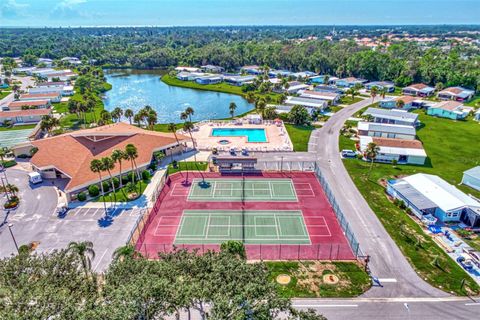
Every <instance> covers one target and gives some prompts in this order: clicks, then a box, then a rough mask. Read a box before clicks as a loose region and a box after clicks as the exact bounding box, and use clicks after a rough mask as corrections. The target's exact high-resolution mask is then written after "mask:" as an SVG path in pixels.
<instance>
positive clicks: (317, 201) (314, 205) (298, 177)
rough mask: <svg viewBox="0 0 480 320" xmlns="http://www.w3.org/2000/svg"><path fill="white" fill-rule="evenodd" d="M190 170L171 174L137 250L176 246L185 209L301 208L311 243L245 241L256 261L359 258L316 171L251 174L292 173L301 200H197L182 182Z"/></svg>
mask: <svg viewBox="0 0 480 320" xmlns="http://www.w3.org/2000/svg"><path fill="white" fill-rule="evenodd" d="M202 175H203V176H204V177H205V178H225V179H241V177H239V176H222V175H220V174H219V173H211V172H209V173H201V174H200V173H193V172H189V173H188V180H189V181H190V183H191V182H192V180H193V179H194V178H201V177H202ZM186 177H187V173H186V172H182V173H177V174H173V175H171V176H170V177H168V178H167V182H166V184H165V187H164V188H163V190H162V192H161V194H160V196H159V199H158V200H157V202H156V204H155V206H154V208H153V209H152V210H153V211H152V213H151V214H150V217H149V219H148V222H147V225H146V226H145V228H144V229H143V231H142V234H141V236H140V238H139V240H138V242H137V244H136V249H137V250H138V251H140V252H141V253H142V254H144V255H147V256H148V257H149V258H155V257H157V253H158V252H165V251H171V250H172V249H173V243H174V241H175V234H176V232H177V228H178V224H179V223H180V219H181V216H182V212H183V211H184V210H193V209H196V210H242V207H243V208H244V209H245V210H301V211H302V213H303V217H304V220H305V224H306V226H307V230H308V233H309V235H310V241H311V244H310V245H285V244H282V245H263V244H262V245H246V249H247V256H248V259H251V260H354V259H355V256H354V253H353V252H352V249H351V248H350V246H349V244H348V242H347V239H346V238H345V236H344V234H343V231H342V229H341V227H340V225H339V223H338V221H337V218H336V216H335V213H334V211H333V209H332V207H331V205H330V203H329V202H328V200H327V197H326V196H325V193H324V191H323V189H322V187H321V185H320V183H319V182H318V180H317V178H316V176H315V174H314V173H313V172H288V173H280V172H275V173H271V172H264V173H262V174H260V175H255V176H247V177H246V178H247V179H264V178H267V179H275V178H290V179H292V181H293V184H294V186H295V191H296V193H297V197H298V202H274V201H272V202H245V203H244V204H242V202H205V201H202V202H192V201H188V200H187V196H188V192H189V190H190V186H185V185H184V184H183V183H182V182H183V181H184V180H185V178H186ZM177 247H178V248H188V249H193V248H198V249H199V251H200V252H202V251H205V250H209V249H212V250H217V249H218V247H219V246H218V245H178V246H177Z"/></svg>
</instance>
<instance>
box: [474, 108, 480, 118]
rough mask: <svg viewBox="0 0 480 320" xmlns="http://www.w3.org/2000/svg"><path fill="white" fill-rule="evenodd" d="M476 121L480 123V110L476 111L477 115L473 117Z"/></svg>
mask: <svg viewBox="0 0 480 320" xmlns="http://www.w3.org/2000/svg"><path fill="white" fill-rule="evenodd" d="M473 118H474V119H475V120H477V121H480V109H478V110H477V111H475V115H474V117H473Z"/></svg>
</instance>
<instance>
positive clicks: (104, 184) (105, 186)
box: [102, 181, 110, 192]
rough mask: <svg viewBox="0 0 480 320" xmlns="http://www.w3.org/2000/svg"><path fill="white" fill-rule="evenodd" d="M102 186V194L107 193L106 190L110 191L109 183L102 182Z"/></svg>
mask: <svg viewBox="0 0 480 320" xmlns="http://www.w3.org/2000/svg"><path fill="white" fill-rule="evenodd" d="M102 186H103V192H107V191H108V190H110V181H103V182H102Z"/></svg>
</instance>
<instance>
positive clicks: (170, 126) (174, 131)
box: [168, 122, 180, 162]
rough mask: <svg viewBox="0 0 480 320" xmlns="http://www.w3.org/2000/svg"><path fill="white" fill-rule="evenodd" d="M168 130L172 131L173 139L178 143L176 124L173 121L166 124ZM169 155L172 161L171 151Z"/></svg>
mask: <svg viewBox="0 0 480 320" xmlns="http://www.w3.org/2000/svg"><path fill="white" fill-rule="evenodd" d="M168 131H171V132H172V133H173V135H174V136H175V140H176V141H177V145H180V142H179V141H178V137H177V125H176V124H175V123H173V122H170V123H169V124H168ZM170 155H171V156H172V162H173V152H171V153H170Z"/></svg>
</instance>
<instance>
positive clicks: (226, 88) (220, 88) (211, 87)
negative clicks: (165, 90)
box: [162, 74, 244, 96]
mask: <svg viewBox="0 0 480 320" xmlns="http://www.w3.org/2000/svg"><path fill="white" fill-rule="evenodd" d="M162 81H163V82H165V83H166V84H168V85H170V86H175V87H183V88H191V89H198V90H206V91H217V92H223V93H231V94H236V95H240V96H243V95H244V92H243V91H242V88H241V87H238V86H232V85H229V84H227V83H224V82H221V83H218V84H198V83H196V82H195V81H182V80H178V79H177V78H175V77H172V76H170V75H168V74H166V75H164V76H162Z"/></svg>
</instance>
